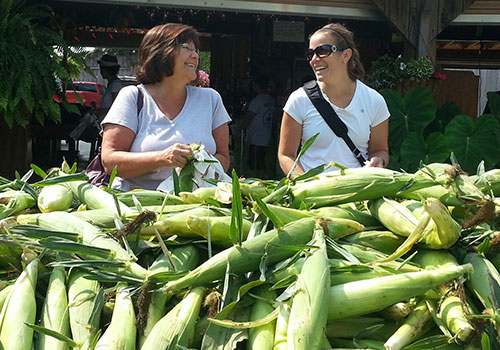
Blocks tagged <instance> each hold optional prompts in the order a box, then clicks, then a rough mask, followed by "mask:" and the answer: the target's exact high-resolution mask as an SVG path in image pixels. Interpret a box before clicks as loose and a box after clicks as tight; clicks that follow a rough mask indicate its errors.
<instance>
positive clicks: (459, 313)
mask: <svg viewBox="0 0 500 350" xmlns="http://www.w3.org/2000/svg"><path fill="white" fill-rule="evenodd" d="M439 317H440V318H441V319H442V320H443V322H444V323H445V324H446V326H447V327H448V329H449V330H450V332H451V333H452V334H454V335H456V336H457V338H458V339H460V341H462V342H465V341H467V340H468V339H469V338H470V337H471V336H472V334H473V333H474V327H473V326H472V325H471V323H470V322H469V320H468V319H467V316H466V314H465V312H464V304H463V302H462V300H461V299H460V298H459V297H458V296H455V295H450V296H447V297H445V298H444V299H443V300H442V301H441V304H440V305H439Z"/></svg>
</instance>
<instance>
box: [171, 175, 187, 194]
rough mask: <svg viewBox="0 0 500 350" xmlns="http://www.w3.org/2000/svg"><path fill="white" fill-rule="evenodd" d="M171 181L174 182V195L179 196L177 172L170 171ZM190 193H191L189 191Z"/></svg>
mask: <svg viewBox="0 0 500 350" xmlns="http://www.w3.org/2000/svg"><path fill="white" fill-rule="evenodd" d="M172 179H173V180H174V194H175V195H176V196H178V195H179V192H181V190H180V185H179V174H177V171H175V169H174V170H172ZM189 192H191V191H189Z"/></svg>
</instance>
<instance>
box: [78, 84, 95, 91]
mask: <svg viewBox="0 0 500 350" xmlns="http://www.w3.org/2000/svg"><path fill="white" fill-rule="evenodd" d="M73 86H74V89H75V91H88V92H97V87H96V85H95V84H83V83H82V84H73Z"/></svg>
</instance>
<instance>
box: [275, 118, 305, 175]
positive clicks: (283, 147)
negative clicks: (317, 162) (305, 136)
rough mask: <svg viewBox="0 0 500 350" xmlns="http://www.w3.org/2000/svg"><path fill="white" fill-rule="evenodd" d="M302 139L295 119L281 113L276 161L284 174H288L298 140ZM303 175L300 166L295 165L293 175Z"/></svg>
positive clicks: (295, 155)
mask: <svg viewBox="0 0 500 350" xmlns="http://www.w3.org/2000/svg"><path fill="white" fill-rule="evenodd" d="M301 138H302V125H301V124H299V123H297V122H296V121H295V119H293V118H292V117H290V115H289V114H288V113H286V112H284V113H283V118H282V121H281V132H280V143H279V146H278V160H279V163H280V167H281V170H283V172H284V173H285V175H286V174H288V173H289V172H290V169H292V167H293V164H294V163H295V159H297V150H298V149H299V145H300V140H301ZM303 173H304V169H302V166H301V165H300V163H299V164H297V167H296V168H295V170H294V171H293V175H300V174H303Z"/></svg>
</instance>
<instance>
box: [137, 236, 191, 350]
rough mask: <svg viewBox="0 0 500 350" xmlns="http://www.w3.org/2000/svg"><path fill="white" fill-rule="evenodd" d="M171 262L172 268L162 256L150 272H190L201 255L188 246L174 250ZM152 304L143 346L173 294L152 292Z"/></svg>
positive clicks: (141, 336) (143, 335)
mask: <svg viewBox="0 0 500 350" xmlns="http://www.w3.org/2000/svg"><path fill="white" fill-rule="evenodd" d="M170 257H171V261H172V262H173V263H174V266H173V267H172V265H171V263H170V261H169V259H167V257H166V256H165V255H161V256H160V257H159V258H158V259H156V261H155V262H154V263H153V264H152V265H151V267H150V268H149V271H151V272H152V273H159V272H170V271H174V268H175V271H190V270H192V269H194V268H195V267H196V266H197V265H198V261H199V259H200V254H199V252H198V250H197V249H196V247H195V246H194V245H186V246H182V247H178V248H175V249H173V250H172V252H171V254H170ZM152 293H153V295H152V296H151V303H150V304H149V306H148V312H147V319H146V326H145V327H144V329H143V331H142V334H140V335H139V345H140V346H142V345H143V344H144V342H145V340H146V338H147V337H148V336H149V334H150V333H151V330H152V329H153V327H154V325H155V324H156V323H157V322H158V321H159V320H160V319H161V318H162V317H163V315H164V310H165V303H166V302H167V301H168V300H169V299H170V297H171V294H165V293H162V292H152Z"/></svg>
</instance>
